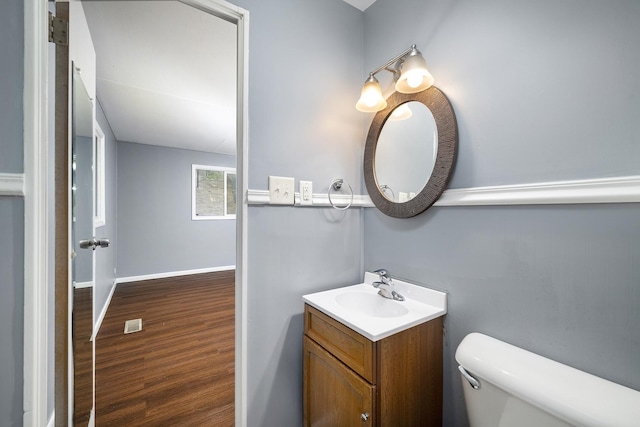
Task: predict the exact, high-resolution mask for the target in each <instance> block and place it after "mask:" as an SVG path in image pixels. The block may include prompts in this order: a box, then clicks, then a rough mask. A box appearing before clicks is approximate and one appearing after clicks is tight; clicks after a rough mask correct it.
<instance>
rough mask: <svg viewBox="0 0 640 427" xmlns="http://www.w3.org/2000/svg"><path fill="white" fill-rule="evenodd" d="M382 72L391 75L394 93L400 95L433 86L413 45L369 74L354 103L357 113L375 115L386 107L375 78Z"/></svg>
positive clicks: (420, 55)
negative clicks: (396, 92)
mask: <svg viewBox="0 0 640 427" xmlns="http://www.w3.org/2000/svg"><path fill="white" fill-rule="evenodd" d="M392 65H393V66H392ZM382 70H386V71H389V72H390V73H392V74H393V78H394V80H395V81H396V86H395V87H396V91H398V92H400V93H418V92H422V91H423V90H425V89H428V88H429V87H431V86H432V85H433V80H434V79H433V76H432V75H431V73H429V70H427V63H426V61H425V60H424V58H423V56H422V54H421V53H420V51H419V50H418V48H417V47H416V45H415V44H414V45H412V46H411V47H410V48H409V49H407V50H405V51H404V52H402V53H401V54H400V55H398V56H396V57H395V58H393V59H391V60H390V61H388V62H387V63H386V64H384V65H382V66H380V67H378V68H377V69H376V70H375V71H372V72H371V73H369V77H368V78H367V80H366V81H365V82H364V86H363V88H362V93H361V94H360V99H359V100H358V102H357V103H356V109H357V110H358V111H362V112H365V113H375V112H377V111H380V110H383V109H385V108H386V107H387V102H386V101H385V99H384V97H383V96H382V89H381V88H380V83H379V82H378V79H376V77H375V75H376V74H378V73H379V72H380V71H382Z"/></svg>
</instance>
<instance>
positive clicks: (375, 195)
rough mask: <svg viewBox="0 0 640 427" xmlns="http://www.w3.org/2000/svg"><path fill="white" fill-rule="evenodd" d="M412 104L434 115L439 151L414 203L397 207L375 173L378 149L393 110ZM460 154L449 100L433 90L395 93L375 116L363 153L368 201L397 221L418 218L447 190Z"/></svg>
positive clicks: (404, 203) (456, 126)
mask: <svg viewBox="0 0 640 427" xmlns="http://www.w3.org/2000/svg"><path fill="white" fill-rule="evenodd" d="M409 101H418V102H420V103H422V104H424V105H425V106H426V107H427V108H428V109H429V110H430V111H431V114H433V117H434V119H435V122H436V127H437V131H438V151H437V155H436V161H435V164H434V166H433V171H431V176H430V177H429V180H428V181H427V183H426V184H425V186H424V187H423V188H422V190H421V191H420V192H419V193H418V194H417V195H416V196H415V197H414V198H412V199H411V200H408V201H407V202H403V203H396V202H393V201H391V200H389V199H387V198H386V197H385V196H384V194H383V193H382V191H380V188H379V186H378V183H377V180H376V171H375V169H376V167H375V155H376V147H377V145H378V138H379V137H380V133H381V132H382V128H383V127H384V124H385V123H386V122H387V119H389V116H391V113H392V112H393V110H394V109H395V108H396V107H398V106H400V105H402V104H404V103H407V102H409ZM457 153H458V125H457V123H456V116H455V114H454V112H453V108H451V104H450V103H449V100H448V99H447V97H446V96H445V95H444V93H442V91H441V90H440V89H438V88H436V87H435V86H431V87H430V88H429V89H426V90H424V91H422V92H418V93H412V94H404V93H399V92H395V93H394V94H393V95H391V96H390V97H389V98H388V99H387V108H385V109H384V110H382V111H379V112H377V113H376V115H375V117H374V118H373V122H372V123H371V126H370V127H369V133H368V135H367V142H366V145H365V149H364V182H365V184H366V186H367V191H368V193H369V197H371V200H372V201H373V204H374V205H376V207H377V208H378V209H380V211H381V212H382V213H384V214H386V215H389V216H391V217H394V218H411V217H413V216H416V215H418V214H420V213H422V212H424V211H425V210H427V209H428V208H429V207H430V206H431V205H433V204H434V203H435V202H436V200H438V198H439V197H440V195H441V194H442V193H443V192H444V190H445V189H446V188H447V184H448V183H449V179H450V178H451V174H452V172H453V165H454V164H455V160H456V155H457Z"/></svg>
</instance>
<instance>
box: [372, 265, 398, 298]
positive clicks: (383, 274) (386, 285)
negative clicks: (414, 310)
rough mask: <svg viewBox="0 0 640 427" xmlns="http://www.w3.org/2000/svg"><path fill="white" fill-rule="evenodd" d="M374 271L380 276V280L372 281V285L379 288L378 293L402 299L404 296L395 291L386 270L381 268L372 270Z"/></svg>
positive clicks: (386, 296)
mask: <svg viewBox="0 0 640 427" xmlns="http://www.w3.org/2000/svg"><path fill="white" fill-rule="evenodd" d="M374 273H376V274H377V275H378V276H380V281H378V282H373V287H374V288H378V289H379V291H378V295H380V296H383V297H385V298H389V299H392V300H396V301H404V297H403V296H402V295H400V294H399V293H397V292H396V290H395V285H394V283H393V280H392V279H391V276H389V272H388V271H387V270H385V269H384V268H381V269H379V270H376V271H374Z"/></svg>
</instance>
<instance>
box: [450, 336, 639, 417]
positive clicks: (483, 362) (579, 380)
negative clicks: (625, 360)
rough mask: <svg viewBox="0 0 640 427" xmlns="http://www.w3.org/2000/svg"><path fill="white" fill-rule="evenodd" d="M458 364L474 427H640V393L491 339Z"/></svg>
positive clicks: (461, 349) (461, 352)
mask: <svg viewBox="0 0 640 427" xmlns="http://www.w3.org/2000/svg"><path fill="white" fill-rule="evenodd" d="M456 360H457V362H458V363H459V364H460V367H461V369H460V371H461V374H462V375H461V378H462V387H463V389H464V398H465V402H466V406H467V413H468V415H469V424H470V425H471V427H497V426H500V427H511V426H513V427H515V426H517V427H534V426H536V427H539V426H544V427H564V426H585V427H587V426H594V427H595V426H598V427H602V426H612V427H613V426H615V427H626V426H629V427H631V426H635V427H637V426H640V392H638V391H636V390H632V389H630V388H627V387H624V386H621V385H619V384H616V383H613V382H610V381H607V380H604V379H602V378H599V377H596V376H594V375H591V374H588V373H586V372H582V371H579V370H577V369H574V368H571V367H569V366H567V365H563V364H561V363H558V362H555V361H553V360H550V359H547V358H545V357H542V356H539V355H537V354H534V353H531V352H529V351H526V350H523V349H521V348H518V347H515V346H513V345H511V344H507V343H505V342H502V341H499V340H497V339H495V338H491V337H489V336H487V335H483V334H479V333H472V334H469V335H467V336H466V337H465V338H464V339H463V340H462V342H461V343H460V345H459V346H458V349H457V351H456ZM474 380H476V381H477V385H478V386H479V387H478V388H477V389H475V388H474V387H473V386H472V383H474Z"/></svg>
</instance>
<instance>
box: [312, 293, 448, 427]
mask: <svg viewBox="0 0 640 427" xmlns="http://www.w3.org/2000/svg"><path fill="white" fill-rule="evenodd" d="M304 331H305V336H304V396H303V399H304V401H303V406H304V426H305V427H336V426H340V427H350V426H357V427H364V426H367V427H368V426H372V427H400V426H402V427H410V426H420V427H423V426H441V425H442V317H438V318H436V319H433V320H430V321H428V322H426V323H423V324H421V325H417V326H414V327H413V328H410V329H407V330H405V331H402V332H398V333H397V334H394V335H391V336H390V337H387V338H383V339H382V340H379V341H376V342H373V341H371V340H369V339H368V338H366V337H364V336H362V335H360V334H359V333H357V332H355V331H354V330H352V329H350V328H349V327H347V326H345V325H343V324H342V323H340V322H338V321H336V320H334V319H333V318H331V317H329V316H327V315H326V314H324V313H322V312H321V311H319V310H317V309H315V308H313V307H311V306H309V305H306V304H305V315H304Z"/></svg>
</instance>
